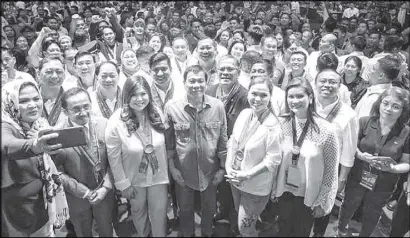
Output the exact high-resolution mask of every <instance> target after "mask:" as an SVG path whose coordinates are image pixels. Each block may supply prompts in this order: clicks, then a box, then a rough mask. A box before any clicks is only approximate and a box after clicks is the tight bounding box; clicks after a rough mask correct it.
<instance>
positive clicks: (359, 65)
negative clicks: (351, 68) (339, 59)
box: [344, 55, 362, 74]
mask: <svg viewBox="0 0 410 238" xmlns="http://www.w3.org/2000/svg"><path fill="white" fill-rule="evenodd" d="M350 60H352V61H353V63H354V64H355V65H356V66H357V68H359V70H358V73H357V74H360V72H361V71H362V60H361V59H360V58H359V57H357V56H355V55H352V56H349V57H347V58H346V60H345V62H344V63H345V65H346V64H347V62H349V61H350Z"/></svg>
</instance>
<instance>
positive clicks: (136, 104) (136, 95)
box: [129, 84, 149, 112]
mask: <svg viewBox="0 0 410 238" xmlns="http://www.w3.org/2000/svg"><path fill="white" fill-rule="evenodd" d="M148 103H149V94H148V92H147V90H146V89H145V88H144V87H143V86H142V84H139V85H137V86H136V87H135V91H134V92H133V94H132V96H131V99H130V102H129V106H130V108H131V109H132V110H134V111H135V112H142V111H143V110H144V109H145V108H146V107H147V105H148Z"/></svg>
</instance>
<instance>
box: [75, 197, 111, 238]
mask: <svg viewBox="0 0 410 238" xmlns="http://www.w3.org/2000/svg"><path fill="white" fill-rule="evenodd" d="M69 208H70V209H75V207H73V208H71V207H69ZM113 211H114V193H113V191H109V192H108V193H107V196H106V197H105V198H104V200H102V201H101V202H100V203H98V204H96V205H91V207H89V208H88V209H86V210H83V211H79V212H76V211H74V210H72V211H70V220H71V222H72V223H73V225H74V230H75V233H76V235H77V237H92V236H93V234H92V226H93V219H95V221H96V223H97V226H98V233H99V235H100V237H112V236H113Z"/></svg>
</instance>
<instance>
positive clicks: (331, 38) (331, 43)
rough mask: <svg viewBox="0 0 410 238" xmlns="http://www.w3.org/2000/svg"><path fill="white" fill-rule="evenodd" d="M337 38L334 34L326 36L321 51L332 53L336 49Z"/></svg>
mask: <svg viewBox="0 0 410 238" xmlns="http://www.w3.org/2000/svg"><path fill="white" fill-rule="evenodd" d="M336 43H337V37H336V36H335V35H334V34H326V35H324V36H323V37H322V39H321V40H320V43H319V50H320V51H321V52H323V53H330V52H333V51H334V50H335V49H336Z"/></svg>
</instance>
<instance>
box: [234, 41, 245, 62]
mask: <svg viewBox="0 0 410 238" xmlns="http://www.w3.org/2000/svg"><path fill="white" fill-rule="evenodd" d="M244 53H245V45H244V44H243V43H241V42H239V43H236V44H235V45H233V46H232V50H231V55H232V56H233V57H235V58H236V59H237V60H240V59H241V58H242V55H243V54H244Z"/></svg>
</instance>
